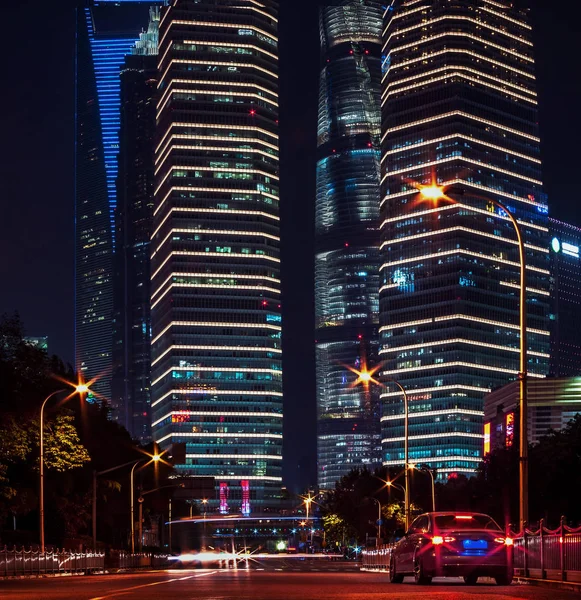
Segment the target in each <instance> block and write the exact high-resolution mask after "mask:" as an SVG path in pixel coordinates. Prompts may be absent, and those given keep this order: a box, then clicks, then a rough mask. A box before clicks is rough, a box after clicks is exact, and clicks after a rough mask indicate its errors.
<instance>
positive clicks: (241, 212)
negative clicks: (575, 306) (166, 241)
mask: <svg viewBox="0 0 581 600" xmlns="http://www.w3.org/2000/svg"><path fill="white" fill-rule="evenodd" d="M174 212H176V213H200V214H211V215H214V214H218V215H222V214H224V215H246V216H257V217H264V218H265V219H272V220H273V221H280V217H278V216H277V215H271V214H270V213H267V212H263V211H260V210H236V209H230V208H186V207H180V206H172V207H171V208H170V209H169V210H168V211H167V214H166V215H165V217H164V218H163V219H162V221H161V223H160V224H159V225H158V226H157V229H156V230H155V231H154V232H153V234H152V235H151V238H152V239H153V238H155V236H156V235H157V234H158V233H159V230H160V229H161V228H162V227H163V226H164V225H165V222H166V221H167V220H168V219H169V218H170V217H171V216H172V213H174ZM547 252H548V250H547Z"/></svg>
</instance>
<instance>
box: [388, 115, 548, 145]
mask: <svg viewBox="0 0 581 600" xmlns="http://www.w3.org/2000/svg"><path fill="white" fill-rule="evenodd" d="M449 117H464V118H465V119H471V120H473V121H478V122H479V123H482V124H484V125H489V126H491V127H498V129H501V130H502V131H506V132H507V133H514V134H515V135H518V136H520V137H524V138H526V139H528V140H532V141H534V142H540V141H541V140H540V138H539V137H536V136H534V135H530V134H528V133H525V132H524V131H519V130H518V129H513V128H512V127H506V126H505V125H501V124H500V123H496V122H495V121H489V120H488V119H483V118H481V117H478V116H476V115H472V114H470V113H467V112H464V111H463V110H453V111H450V112H446V113H442V114H439V115H436V116H434V117H427V118H425V119H420V120H419V121H411V122H410V123H406V124H404V125H398V126H397V127H391V128H390V129H387V130H386V132H385V133H384V134H383V135H382V137H381V141H383V140H385V137H386V136H387V135H389V134H390V133H394V132H396V131H401V130H402V129H409V128H410V127H417V126H418V125H425V124H426V123H432V122H434V121H441V120H442V119H447V118H449Z"/></svg>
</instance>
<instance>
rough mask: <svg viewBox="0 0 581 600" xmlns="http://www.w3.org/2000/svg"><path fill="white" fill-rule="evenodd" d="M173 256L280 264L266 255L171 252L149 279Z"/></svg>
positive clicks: (278, 260)
mask: <svg viewBox="0 0 581 600" xmlns="http://www.w3.org/2000/svg"><path fill="white" fill-rule="evenodd" d="M174 256H199V257H203V256H211V257H213V258H227V257H231V258H245V259H246V258H248V259H250V260H267V261H269V262H274V263H280V258H275V257H274V256H267V255H266V254H240V253H236V252H188V251H187V250H172V251H171V252H170V253H169V254H168V256H167V258H166V259H165V260H164V261H163V262H162V263H161V265H160V266H159V267H158V268H157V269H156V271H155V272H154V273H153V275H152V276H151V278H152V279H153V278H154V277H156V276H157V275H158V273H159V272H160V271H161V270H162V269H163V267H164V266H165V265H166V264H167V262H168V261H169V260H170V259H171V258H172V257H174Z"/></svg>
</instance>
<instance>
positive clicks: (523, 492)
mask: <svg viewBox="0 0 581 600" xmlns="http://www.w3.org/2000/svg"><path fill="white" fill-rule="evenodd" d="M438 190H439V192H438ZM450 193H452V194H457V195H460V196H463V195H464V194H465V193H466V191H465V190H464V188H462V187H460V188H458V187H455V186H452V187H450V188H448V190H445V188H438V187H437V186H428V187H426V188H420V194H421V195H422V196H423V197H424V198H427V199H431V200H434V201H437V200H440V199H441V200H448V201H451V202H455V203H458V200H456V199H454V198H451V197H450V196H449V194H450ZM468 194H469V195H470V196H472V197H474V198H476V199H478V200H482V201H483V202H489V203H492V204H494V206H496V207H497V208H499V209H500V210H501V211H502V212H503V213H504V214H505V215H506V216H507V218H508V219H509V220H510V222H511V223H512V225H513V227H514V230H515V232H516V237H517V240H518V249H519V256H520V319H519V321H520V327H519V328H520V366H519V374H518V380H519V410H520V426H519V433H520V445H519V521H520V528H521V531H524V528H525V526H526V524H527V523H528V520H529V468H528V460H529V458H528V454H529V444H528V425H527V421H528V397H527V375H528V373H527V365H528V359H527V349H528V346H527V305H526V298H527V288H526V251H525V245H524V239H523V236H522V232H521V228H520V225H519V224H518V221H517V220H516V217H515V216H514V215H513V214H512V213H511V212H510V211H509V210H508V208H507V207H506V206H505V205H504V204H502V202H499V201H498V200H496V199H494V198H491V197H487V196H481V195H479V194H474V193H473V192H472V190H469V191H468Z"/></svg>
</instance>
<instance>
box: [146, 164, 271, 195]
mask: <svg viewBox="0 0 581 600" xmlns="http://www.w3.org/2000/svg"><path fill="white" fill-rule="evenodd" d="M173 171H206V172H207V173H246V174H248V175H264V176H265V177H271V178H272V179H274V180H276V181H278V180H279V178H278V177H277V176H276V175H273V174H272V173H268V172H267V171H262V170H260V169H236V168H234V167H232V168H230V167H206V166H203V165H196V164H191V165H189V166H183V165H182V166H180V165H171V167H170V168H169V169H168V171H167V173H166V174H165V177H164V178H163V179H162V180H161V181H160V183H159V184H158V186H157V188H156V190H155V193H156V194H157V193H158V192H159V190H160V189H161V188H162V187H163V185H164V184H165V182H166V180H167V178H168V177H171V175H172V173H173Z"/></svg>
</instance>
